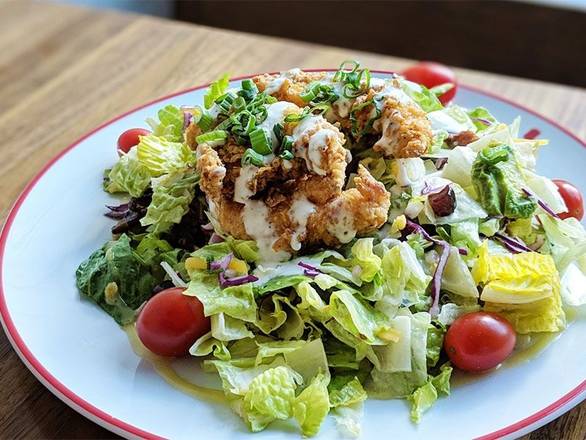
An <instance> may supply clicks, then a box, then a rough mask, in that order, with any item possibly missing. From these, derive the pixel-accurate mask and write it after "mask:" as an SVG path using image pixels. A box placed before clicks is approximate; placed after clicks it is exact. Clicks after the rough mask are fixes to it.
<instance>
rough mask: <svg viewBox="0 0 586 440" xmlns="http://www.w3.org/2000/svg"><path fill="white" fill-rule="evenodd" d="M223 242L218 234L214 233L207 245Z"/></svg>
mask: <svg viewBox="0 0 586 440" xmlns="http://www.w3.org/2000/svg"><path fill="white" fill-rule="evenodd" d="M224 241H225V240H224V239H223V238H222V237H221V236H219V235H218V234H216V233H215V232H214V233H213V234H212V236H211V237H210V241H209V244H214V243H223V242H224Z"/></svg>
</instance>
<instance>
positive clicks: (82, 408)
mask: <svg viewBox="0 0 586 440" xmlns="http://www.w3.org/2000/svg"><path fill="white" fill-rule="evenodd" d="M302 70H303V71H305V72H324V71H325V72H332V71H336V70H337V69H302ZM371 72H372V73H378V74H386V75H392V74H393V73H394V72H393V71H390V70H371ZM276 73H279V72H268V74H276ZM262 74H264V73H259V74H252V75H242V76H238V77H234V78H230V81H231V82H232V81H239V80H243V79H249V78H252V77H254V76H257V75H262ZM209 85H210V83H206V84H203V85H199V86H195V87H189V88H186V89H182V90H179V91H176V92H173V93H170V94H168V95H165V96H162V97H159V98H156V99H153V100H151V101H148V102H146V103H144V104H141V105H138V106H136V107H134V108H132V109H130V110H127V111H125V112H123V113H121V114H119V115H117V116H115V117H113V118H111V119H109V120H107V121H106V122H104V123H102V124H100V125H98V126H97V127H96V128H94V129H92V130H90V131H89V132H87V133H85V134H84V135H82V136H81V137H79V138H78V139H77V140H75V141H74V142H72V143H71V144H70V145H69V146H67V147H66V148H64V149H63V150H61V151H60V152H58V153H57V154H56V155H55V156H53V158H52V159H50V160H49V161H48V162H47V163H46V164H45V165H44V166H43V167H42V168H41V169H40V170H39V171H38V172H37V173H36V174H35V176H34V177H33V178H32V179H31V180H30V181H29V182H28V183H27V184H26V186H25V187H24V189H23V190H22V192H21V193H20V194H19V196H18V197H17V199H16V201H15V202H14V204H13V205H12V207H11V208H10V210H9V212H8V215H7V216H6V220H5V222H4V224H3V226H2V230H1V232H0V322H1V323H2V327H3V329H4V333H5V334H6V336H7V338H8V341H9V342H10V344H11V345H12V347H13V349H14V350H15V351H16V353H17V355H18V356H19V358H20V359H21V361H22V362H23V363H24V364H25V366H26V367H27V368H28V369H29V370H30V371H31V373H33V375H34V376H35V377H36V378H37V379H38V380H39V381H40V382H41V383H42V384H43V385H44V386H45V387H46V388H47V389H48V390H49V391H51V392H52V393H53V394H54V395H55V396H57V397H58V398H59V399H60V400H61V401H63V402H64V403H66V404H67V405H68V406H70V407H71V408H73V409H74V410H75V411H76V412H78V413H80V414H81V415H83V416H84V417H86V418H88V419H89V420H91V421H93V422H95V423H97V424H99V425H101V426H102V427H104V428H106V429H108V430H110V431H112V432H115V433H117V434H121V435H131V436H134V437H140V438H146V439H161V438H162V437H159V436H157V435H156V434H153V433H151V432H148V431H145V430H143V429H141V428H138V427H136V426H134V425H131V424H129V423H127V422H125V421H123V420H120V419H117V418H115V417H113V416H111V415H110V414H108V413H106V412H104V411H103V410H101V409H99V408H97V407H96V406H94V405H92V404H91V403H89V402H88V401H86V400H85V399H83V398H82V397H80V396H79V395H77V394H75V393H74V392H73V391H72V390H70V389H69V388H67V387H66V386H65V385H64V384H63V383H61V382H60V381H59V380H58V379H57V378H56V377H55V376H53V375H52V374H51V372H49V371H48V370H47V369H46V368H45V367H44V366H43V365H42V363H41V362H40V361H39V360H38V359H37V358H36V356H35V355H34V354H33V353H32V351H31V350H30V349H29V348H28V346H27V345H26V344H25V343H24V340H23V339H22V337H21V336H20V334H19V332H18V329H17V328H16V326H15V324H14V322H13V320H12V317H11V316H10V313H9V312H8V306H7V303H6V298H5V294H4V285H3V268H4V252H5V249H6V243H7V239H8V235H9V233H10V228H11V226H12V224H13V222H14V220H15V218H16V217H17V215H18V212H19V210H20V207H21V206H22V204H23V203H24V202H25V200H26V199H27V197H28V195H29V193H30V192H31V191H32V190H33V188H34V187H35V186H36V185H37V183H38V182H39V181H40V180H41V178H42V177H43V176H44V175H45V174H46V173H47V171H49V169H51V168H52V167H53V166H54V165H55V164H56V163H57V162H58V161H59V160H60V159H61V158H63V157H64V156H65V155H66V154H67V153H69V152H70V151H71V150H73V149H74V148H75V147H77V146H78V145H79V144H80V143H81V142H83V141H84V140H86V139H87V138H89V137H91V136H92V135H94V134H95V133H97V132H98V131H100V130H102V129H103V128H105V127H107V126H109V125H111V124H113V123H115V122H117V121H118V120H120V119H122V118H124V117H126V116H128V115H130V114H132V113H135V112H137V111H139V110H142V109H143V108H146V107H148V106H151V105H153V104H156V103H158V102H161V101H165V100H167V99H170V98H174V97H176V96H180V95H184V94H186V93H190V92H193V91H196V90H201V89H204V88H207V87H209ZM458 87H461V88H463V89H466V90H469V91H472V92H475V93H478V94H481V95H485V96H488V97H489V98H492V99H495V100H497V101H501V102H504V103H505V104H508V105H510V106H513V107H515V108H518V109H521V110H522V111H524V112H527V113H529V114H531V115H533V116H535V117H537V118H538V119H541V120H543V121H545V122H546V123H548V124H551V125H552V126H554V127H556V128H557V129H559V130H560V131H562V132H563V133H564V134H566V135H567V136H569V137H570V138H572V139H574V140H575V141H576V142H578V144H580V145H581V146H582V147H584V148H586V141H583V140H582V139H580V138H579V137H578V136H577V135H576V134H574V133H572V132H571V131H570V130H569V129H567V128H565V127H563V126H562V125H560V124H559V123H558V122H556V121H554V120H553V119H551V118H549V117H548V116H544V115H542V114H540V113H538V112H536V111H535V110H532V109H530V108H528V107H526V106H525V105H523V104H519V103H517V102H515V101H513V100H511V99H509V98H506V97H502V96H500V95H497V94H496V93H493V92H490V91H486V90H483V89H481V88H479V87H476V86H469V85H465V84H458ZM583 393H586V378H585V379H584V380H583V381H582V383H580V384H579V385H578V386H576V387H575V388H574V389H572V390H571V391H569V392H568V393H566V394H565V395H564V396H562V397H561V398H560V399H558V400H556V401H555V402H553V403H551V404H550V405H548V406H546V407H545V408H543V409H541V410H540V411H537V412H535V413H533V414H531V415H529V416H528V417H525V418H523V419H521V420H519V421H517V422H515V423H513V424H510V425H508V426H505V427H503V428H500V429H498V430H496V431H493V432H491V433H488V434H484V435H481V436H480V437H477V439H476V440H496V439H499V438H502V437H504V436H507V435H511V434H514V433H516V432H519V431H521V430H522V429H525V428H528V427H531V426H532V425H535V426H534V428H537V424H538V423H539V422H540V421H543V420H544V419H546V418H547V417H548V416H551V415H552V414H554V413H555V412H556V411H559V410H561V409H563V412H562V413H560V414H559V415H558V416H557V417H559V416H561V415H562V414H563V413H564V412H566V411H568V410H570V409H571V408H572V407H573V406H568V407H567V408H564V406H566V405H568V404H569V403H571V402H572V400H574V399H576V398H577V397H578V396H580V395H581V394H583ZM577 403H579V400H577ZM577 403H576V404H577Z"/></svg>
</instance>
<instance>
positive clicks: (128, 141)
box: [118, 128, 151, 153]
mask: <svg viewBox="0 0 586 440" xmlns="http://www.w3.org/2000/svg"><path fill="white" fill-rule="evenodd" d="M149 134H151V132H150V131H149V130H147V129H145V128H131V129H130V130H126V131H125V132H124V133H122V134H121V135H120V137H119V138H118V150H119V151H122V152H124V153H128V152H129V151H130V149H131V148H132V147H134V146H135V145H138V142H139V140H140V139H139V138H138V137H139V136H148V135H149Z"/></svg>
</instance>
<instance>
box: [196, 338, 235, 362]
mask: <svg viewBox="0 0 586 440" xmlns="http://www.w3.org/2000/svg"><path fill="white" fill-rule="evenodd" d="M189 354H191V355H192V356H197V357H203V356H209V355H210V354H213V356H214V357H215V358H217V359H220V360H222V361H229V360H230V359H231V356H230V351H228V348H227V347H226V344H225V343H224V342H223V341H219V340H218V339H216V338H214V337H213V336H212V333H211V332H208V333H206V334H205V335H203V336H201V337H200V338H198V340H197V341H195V343H194V344H193V345H192V346H191V348H190V349H189Z"/></svg>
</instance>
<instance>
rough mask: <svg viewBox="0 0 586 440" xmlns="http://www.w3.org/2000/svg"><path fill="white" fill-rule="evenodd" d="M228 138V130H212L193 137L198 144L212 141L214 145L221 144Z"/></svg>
mask: <svg viewBox="0 0 586 440" xmlns="http://www.w3.org/2000/svg"><path fill="white" fill-rule="evenodd" d="M227 138H228V132H227V131H225V130H214V131H210V132H208V133H204V134H200V135H199V136H198V137H196V138H195V141H196V142H197V143H198V144H206V143H212V144H214V145H222V144H223V143H224V142H226V139H227Z"/></svg>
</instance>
